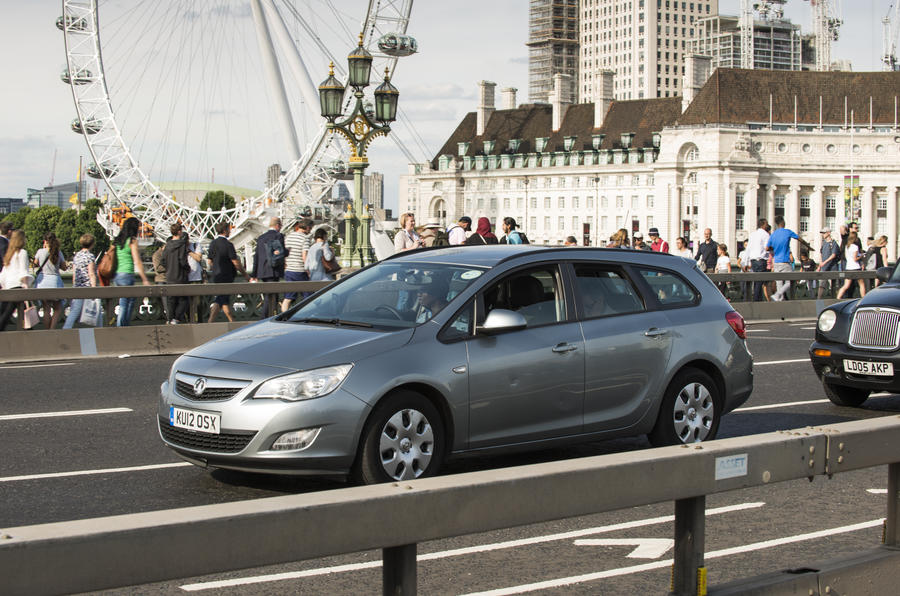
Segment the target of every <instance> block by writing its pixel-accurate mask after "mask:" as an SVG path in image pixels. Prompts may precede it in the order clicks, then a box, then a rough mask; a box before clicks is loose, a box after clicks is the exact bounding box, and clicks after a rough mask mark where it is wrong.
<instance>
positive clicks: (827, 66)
mask: <svg viewBox="0 0 900 596" xmlns="http://www.w3.org/2000/svg"><path fill="white" fill-rule="evenodd" d="M809 4H810V8H811V9H812V29H813V36H814V42H813V43H814V44H815V50H816V70H831V42H833V41H837V39H838V36H839V33H840V28H841V25H843V24H844V21H843V20H842V19H841V7H840V0H809Z"/></svg>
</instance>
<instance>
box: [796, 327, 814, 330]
mask: <svg viewBox="0 0 900 596" xmlns="http://www.w3.org/2000/svg"><path fill="white" fill-rule="evenodd" d="M800 329H801V330H803V331H815V329H816V328H815V327H801V328H800Z"/></svg>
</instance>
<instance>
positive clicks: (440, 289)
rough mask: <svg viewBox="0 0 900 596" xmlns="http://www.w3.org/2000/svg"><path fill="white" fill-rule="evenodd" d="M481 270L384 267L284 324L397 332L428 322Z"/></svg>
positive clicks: (332, 291) (404, 265)
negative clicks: (368, 328)
mask: <svg viewBox="0 0 900 596" xmlns="http://www.w3.org/2000/svg"><path fill="white" fill-rule="evenodd" d="M485 271H486V270H485V269H484V268H480V267H468V266H460V265H445V264H434V263H423V264H410V263H391V262H387V263H383V264H379V265H376V266H375V267H371V268H369V269H367V270H365V271H361V272H360V273H358V274H357V275H354V276H353V277H352V278H350V279H348V280H347V281H345V282H343V283H340V284H337V285H335V286H334V287H332V288H329V289H326V290H325V292H324V293H322V294H321V295H320V296H316V297H315V298H314V299H313V300H311V301H310V302H308V303H306V304H304V305H303V306H301V307H300V308H299V309H297V310H296V311H293V312H290V313H289V316H287V317H286V318H282V319H281V320H283V321H289V322H293V323H311V324H320V325H335V326H348V327H377V328H380V329H385V328H387V329H396V328H404V327H413V326H415V325H419V324H421V323H425V322H426V321H428V320H429V319H431V318H432V317H434V316H435V315H437V314H438V313H439V312H440V311H441V310H443V309H444V307H446V306H447V305H448V304H449V303H450V302H452V301H453V299H454V298H455V297H456V296H457V295H459V294H460V293H461V292H462V291H463V290H465V289H466V288H467V287H468V286H469V284H471V283H472V282H473V281H475V280H476V279H478V278H479V277H481V275H482V274H483V273H484V272H485Z"/></svg>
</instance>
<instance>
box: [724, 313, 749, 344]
mask: <svg viewBox="0 0 900 596" xmlns="http://www.w3.org/2000/svg"><path fill="white" fill-rule="evenodd" d="M725 321H726V322H727V323H728V325H729V326H730V327H731V328H732V329H734V332H735V334H737V336H738V337H740V338H741V339H747V325H746V323H744V317H742V316H741V315H740V313H739V312H737V311H736V310H732V311H729V312H727V313H725Z"/></svg>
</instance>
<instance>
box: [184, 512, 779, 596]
mask: <svg viewBox="0 0 900 596" xmlns="http://www.w3.org/2000/svg"><path fill="white" fill-rule="evenodd" d="M764 505H765V503H761V502H751V503H738V504H737V505H728V506H725V507H716V508H713V509H709V510H707V512H706V515H707V516H710V515H721V514H723V513H733V512H735V511H744V510H746V509H756V508H759V507H763V506H764ZM674 519H675V516H674V515H663V516H660V517H651V518H647V519H639V520H635V521H630V522H622V523H618V524H612V525H608V526H597V527H594V528H584V529H582V530H572V531H571V532H562V533H559V534H548V535H546V536H533V537H531V538H521V539H519V540H508V541H506V542H495V543H493V544H482V545H479V546H469V547H464V548H455V549H452V550H445V551H438V552H434V553H427V554H424V555H419V556H417V557H416V560H417V561H433V560H436V559H446V558H448V557H459V556H462V555H471V554H478V553H484V552H489V551H495V550H501V549H506V548H515V547H517V546H528V545H532V544H541V543H544V542H553V541H557V540H570V539H572V538H578V537H580V536H590V535H592V534H603V533H606V532H615V531H617V530H628V529H631V528H640V527H643V526H651V525H655V524H662V523H666V522H671V521H674ZM375 567H381V561H367V562H365V563H349V564H346V565H335V566H333V567H319V568H317V569H305V570H303V571H287V572H284V573H273V574H269V575H256V576H249V577H238V578H234V579H224V580H218V581H210V582H202V583H196V584H185V585H183V586H180V587H181V589H182V590H184V591H185V592H199V591H202V590H217V589H219V588H228V587H233V586H246V585H251V584H259V583H265V582H276V581H284V580H288V579H300V578H303V577H315V576H319V575H330V574H333V573H346V572H348V571H359V570H362V569H372V568H375Z"/></svg>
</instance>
